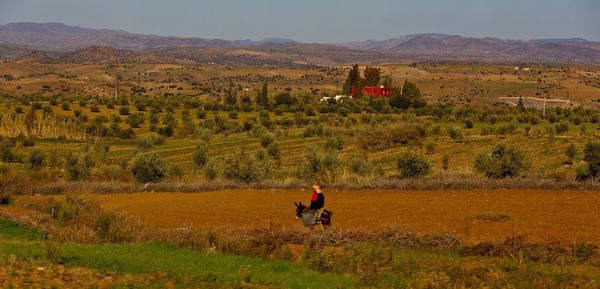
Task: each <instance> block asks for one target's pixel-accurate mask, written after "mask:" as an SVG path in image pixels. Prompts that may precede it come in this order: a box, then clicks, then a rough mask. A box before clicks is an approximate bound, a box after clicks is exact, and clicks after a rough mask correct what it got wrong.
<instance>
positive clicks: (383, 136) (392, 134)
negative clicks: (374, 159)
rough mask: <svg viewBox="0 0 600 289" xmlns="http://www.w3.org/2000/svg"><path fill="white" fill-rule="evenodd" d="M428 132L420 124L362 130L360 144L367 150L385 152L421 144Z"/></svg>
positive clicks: (359, 137) (359, 138)
mask: <svg viewBox="0 0 600 289" xmlns="http://www.w3.org/2000/svg"><path fill="white" fill-rule="evenodd" d="M425 136H426V130H425V127H424V126H423V125H420V124H400V125H392V126H385V127H377V128H368V129H364V130H362V131H361V132H360V133H359V135H358V143H359V145H360V146H361V147H362V148H363V149H365V150H369V149H372V150H385V149H388V148H391V147H393V146H395V145H401V144H408V143H420V142H422V141H423V139H424V138H425Z"/></svg>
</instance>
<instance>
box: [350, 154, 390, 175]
mask: <svg viewBox="0 0 600 289" xmlns="http://www.w3.org/2000/svg"><path fill="white" fill-rule="evenodd" d="M348 168H349V169H350V171H351V172H352V173H353V174H355V175H358V176H360V177H369V176H377V177H382V176H383V175H385V171H384V170H383V167H381V165H380V164H378V163H376V162H372V161H369V159H368V157H367V155H366V154H361V155H355V156H352V157H351V158H350V160H349V162H348Z"/></svg>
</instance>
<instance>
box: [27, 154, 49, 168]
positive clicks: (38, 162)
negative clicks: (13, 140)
mask: <svg viewBox="0 0 600 289" xmlns="http://www.w3.org/2000/svg"><path fill="white" fill-rule="evenodd" d="M44 159H45V156H44V154H43V153H42V152H41V151H39V150H36V149H34V150H31V152H30V153H29V155H28V156H27V159H26V161H25V163H26V164H27V168H28V169H30V170H34V171H37V170H39V169H41V168H42V167H43V166H44Z"/></svg>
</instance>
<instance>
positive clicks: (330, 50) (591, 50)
mask: <svg viewBox="0 0 600 289" xmlns="http://www.w3.org/2000/svg"><path fill="white" fill-rule="evenodd" d="M0 43H3V44H2V45H0V59H17V58H19V57H23V56H25V55H27V54H29V53H31V52H32V51H34V50H38V51H44V52H49V51H53V52H54V54H56V51H62V54H65V53H66V52H73V51H76V50H81V51H79V52H73V53H71V54H68V55H66V56H64V61H67V62H70V63H110V62H139V63H156V62H163V61H174V60H175V59H177V60H178V61H179V60H182V59H183V60H184V61H189V60H190V59H191V60H194V61H196V62H200V63H207V62H216V63H222V64H228V65H303V64H310V65H340V64H349V63H355V62H360V63H386V62H408V61H473V62H515V61H519V62H522V61H525V62H551V63H557V62H579V63H584V64H599V63H600V42H593V41H588V40H585V39H581V38H569V39H538V40H506V39H499V38H489V37H487V38H474V37H463V36H459V35H446V34H414V35H405V36H400V37H396V38H392V39H387V40H381V41H378V40H367V41H360V42H349V43H340V44H323V43H299V42H296V41H294V40H292V39H287V38H266V39H263V40H259V41H254V40H250V39H245V40H235V41H231V40H222V39H205V38H181V37H171V36H157V35H148V34H136V33H129V32H126V31H122V30H108V29H90V28H82V27H78V26H68V25H65V24H60V23H42V24H40V23H12V24H6V25H0ZM90 46H91V47H95V48H93V49H88V47H90ZM98 47H105V48H103V49H99V48H98ZM107 47H112V48H114V49H115V50H109V49H107ZM92 52H96V53H98V55H93V53H92ZM51 56H53V55H51ZM59 56H60V55H59ZM165 57H166V58H165Z"/></svg>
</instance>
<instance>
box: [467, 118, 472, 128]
mask: <svg viewBox="0 0 600 289" xmlns="http://www.w3.org/2000/svg"><path fill="white" fill-rule="evenodd" d="M473 126H474V124H473V121H472V120H471V119H470V118H467V119H465V128H466V129H471V128H473Z"/></svg>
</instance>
